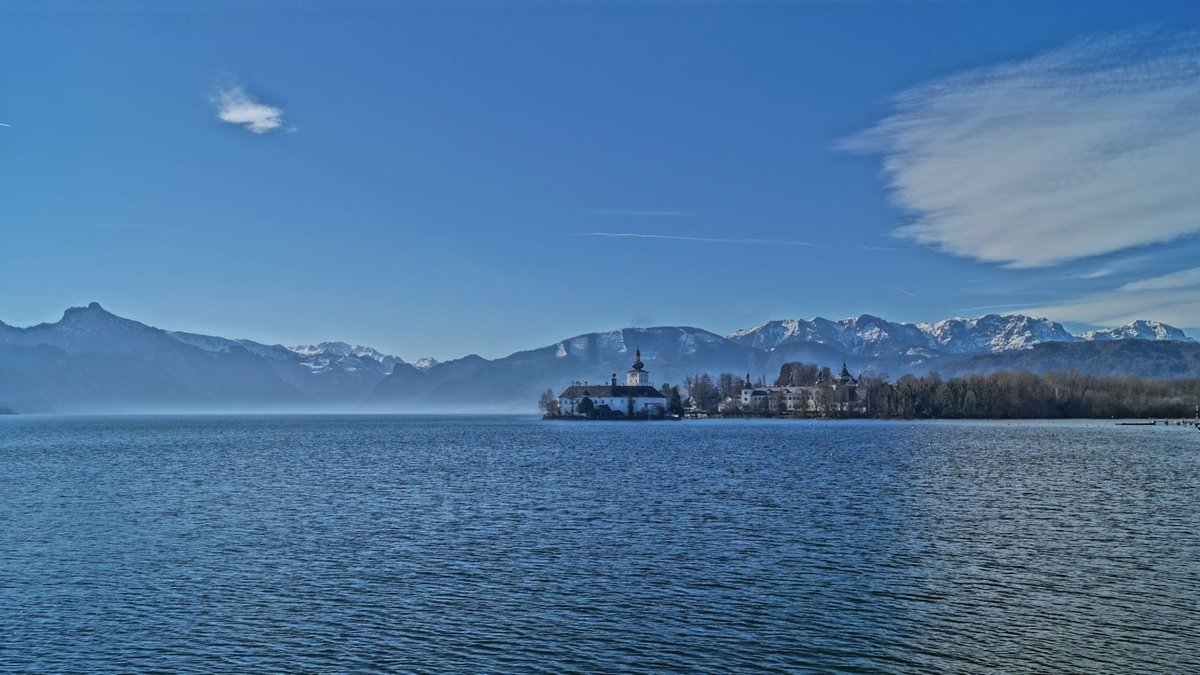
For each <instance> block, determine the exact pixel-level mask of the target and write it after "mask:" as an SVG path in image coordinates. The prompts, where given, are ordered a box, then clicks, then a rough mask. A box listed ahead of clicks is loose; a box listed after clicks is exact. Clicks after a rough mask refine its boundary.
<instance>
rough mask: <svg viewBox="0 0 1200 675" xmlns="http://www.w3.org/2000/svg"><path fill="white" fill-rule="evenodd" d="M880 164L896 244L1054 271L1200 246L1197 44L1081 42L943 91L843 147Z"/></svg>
mask: <svg viewBox="0 0 1200 675" xmlns="http://www.w3.org/2000/svg"><path fill="white" fill-rule="evenodd" d="M842 146H843V147H844V148H845V149H849V150H852V151H857V152H869V153H880V154H882V155H883V173H884V175H885V177H886V180H887V184H888V187H889V188H890V190H891V192H892V195H893V197H894V198H895V200H896V202H897V203H898V205H899V206H900V207H901V208H903V209H905V210H906V211H907V212H909V213H910V214H911V215H912V216H913V218H914V220H913V222H912V223H911V224H909V225H907V226H905V227H902V228H900V229H899V230H897V234H898V235H900V236H902V237H906V238H910V239H912V240H915V241H917V242H919V243H922V244H926V245H932V246H936V247H938V248H940V249H942V250H944V251H946V252H949V253H953V254H956V255H961V256H966V257H970V258H975V259H977V260H982V261H989V262H998V263H1003V264H1005V265H1007V266H1010V267H1018V268H1029V267H1045V266H1049V265H1054V264H1057V263H1062V262H1066V261H1069V260H1074V259H1079V258H1084V257H1088V256H1093V255H1099V254H1104V253H1111V252H1114V251H1119V250H1123V249H1127V248H1130V247H1134V246H1141V245H1145V244H1149V243H1154V242H1163V241H1169V240H1172V239H1176V238H1178V237H1182V236H1185V235H1188V234H1193V233H1197V232H1200V189H1198V185H1200V183H1198V182H1197V181H1198V178H1197V176H1200V35H1197V34H1194V33H1188V34H1171V35H1163V34H1161V33H1153V32H1149V31H1144V32H1138V33H1124V34H1120V35H1115V36H1105V37H1100V38H1094V39H1090V40H1084V41H1079V42H1076V43H1074V44H1071V45H1069V46H1066V47H1063V48H1061V49H1057V50H1054V51H1051V52H1048V53H1045V54H1042V55H1040V56H1037V57H1034V58H1031V59H1028V60H1024V61H1018V62H1013V63H1007V64H1003V65H999V66H994V67H989V68H983V69H979V70H974V71H969V72H965V73H962V74H958V75H954V76H951V77H947V78H944V79H940V80H936V81H933V82H930V83H927V84H925V85H922V86H919V87H916V88H914V89H912V90H909V91H907V92H904V93H903V94H901V95H900V96H899V97H898V99H897V100H896V102H895V108H894V110H893V112H892V114H891V115H890V116H889V117H887V118H885V119H884V120H882V121H880V122H879V123H878V124H876V125H875V126H874V127H873V128H871V129H868V130H866V131H864V132H862V133H861V134H858V135H857V136H855V137H853V138H851V139H849V140H847V141H845V142H844V143H843V144H842Z"/></svg>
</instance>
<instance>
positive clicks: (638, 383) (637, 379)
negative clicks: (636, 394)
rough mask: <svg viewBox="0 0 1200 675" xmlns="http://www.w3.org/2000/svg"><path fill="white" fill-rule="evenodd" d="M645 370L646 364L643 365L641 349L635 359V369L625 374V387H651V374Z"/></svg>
mask: <svg viewBox="0 0 1200 675" xmlns="http://www.w3.org/2000/svg"><path fill="white" fill-rule="evenodd" d="M645 368H646V364H644V363H642V350H641V348H639V349H638V350H637V353H636V354H635V355H634V357H633V367H632V368H631V369H630V370H627V371H626V372H625V386H628V387H645V386H649V385H650V373H648V372H646V370H645Z"/></svg>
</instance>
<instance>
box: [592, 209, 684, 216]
mask: <svg viewBox="0 0 1200 675" xmlns="http://www.w3.org/2000/svg"><path fill="white" fill-rule="evenodd" d="M587 215H589V216H601V217H605V218H682V217H683V216H686V215H687V213H685V212H683V211H664V210H653V209H589V210H588V211H587Z"/></svg>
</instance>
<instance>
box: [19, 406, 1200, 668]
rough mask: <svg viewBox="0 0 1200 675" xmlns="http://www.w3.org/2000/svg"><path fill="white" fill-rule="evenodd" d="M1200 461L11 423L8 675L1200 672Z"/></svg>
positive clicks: (593, 428)
mask: <svg viewBox="0 0 1200 675" xmlns="http://www.w3.org/2000/svg"><path fill="white" fill-rule="evenodd" d="M1198 532H1200V433H1197V432H1196V431H1194V430H1190V429H1184V428H1178V427H1175V428H1170V429H1164V428H1162V427H1155V428H1145V427H1140V428H1139V427H1126V428H1121V427H1116V426H1113V425H1111V424H1107V423H1090V424H1079V423H1058V424H1044V423H974V424H972V423H944V424H937V423H923V424H916V425H913V424H908V423H829V422H825V423H804V422H773V423H772V422H763V423H754V422H715V421H714V422H703V421H702V422H683V423H670V422H667V423H643V424H632V423H626V424H621V423H595V424H588V423H553V422H541V421H538V420H533V419H528V418H517V417H493V418H470V417H415V418H414V417H143V418H136V417H125V418H121V417H116V418H111V417H110V418H53V417H50V418H36V417H34V418H20V417H14V418H0V670H3V671H22V670H48V671H64V670H67V671H89V672H94V671H101V670H110V671H116V670H120V671H148V670H167V671H185V672H213V671H254V670H274V671H278V670H287V671H325V672H330V671H336V672H342V671H371V670H400V671H412V670H415V671H431V670H434V671H456V672H480V671H553V672H560V671H598V670H603V671H700V670H704V671H730V670H755V671H779V672H783V671H797V670H801V671H802V670H821V671H830V670H837V671H857V672H879V671H884V672H899V671H909V672H963V671H975V672H995V671H1000V670H1004V671H1042V672H1045V671H1076V672H1099V671H1107V672H1130V671H1135V670H1136V671H1158V672H1168V673H1181V672H1189V671H1190V672H1197V671H1200V534H1198Z"/></svg>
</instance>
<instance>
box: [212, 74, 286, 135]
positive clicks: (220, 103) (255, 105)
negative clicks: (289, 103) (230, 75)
mask: <svg viewBox="0 0 1200 675" xmlns="http://www.w3.org/2000/svg"><path fill="white" fill-rule="evenodd" d="M212 102H213V105H215V106H216V108H217V117H219V118H220V119H221V121H222V122H228V123H230V124H237V125H240V126H243V127H245V128H246V129H248V130H249V131H251V132H252V133H255V134H265V133H267V132H268V131H274V130H276V129H279V128H280V127H282V126H283V111H282V110H280V109H279V108H276V107H274V106H269V105H267V104H265V103H260V102H258V101H256V100H254V98H253V97H251V96H250V94H248V93H246V90H245V89H243V88H242V87H241V86H240V85H226V86H223V87H221V88H220V89H218V91H217V93H216V94H215V95H214V96H213V98H212Z"/></svg>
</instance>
